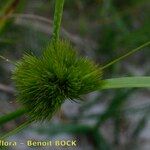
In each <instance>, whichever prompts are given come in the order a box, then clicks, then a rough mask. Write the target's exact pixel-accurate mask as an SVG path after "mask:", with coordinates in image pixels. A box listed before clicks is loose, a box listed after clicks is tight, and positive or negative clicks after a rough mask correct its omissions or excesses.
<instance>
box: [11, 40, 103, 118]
mask: <svg viewBox="0 0 150 150" xmlns="http://www.w3.org/2000/svg"><path fill="white" fill-rule="evenodd" d="M101 75H102V71H101V70H100V69H99V67H98V66H96V65H95V64H94V63H93V62H91V61H90V60H88V59H86V58H82V57H79V56H77V54H76V52H75V50H74V49H73V48H72V46H71V45H70V44H69V43H68V42H64V41H59V42H57V43H55V44H54V43H52V42H51V43H50V44H49V46H48V47H47V48H46V49H45V50H44V53H43V55H42V56H41V57H36V56H32V55H25V56H24V57H23V58H22V60H21V61H20V62H19V63H17V64H16V69H15V70H14V72H13V79H14V81H15V83H16V88H17V91H18V97H17V99H18V101H19V102H21V103H22V104H23V105H24V106H25V107H26V108H27V109H28V110H29V114H30V116H31V117H32V118H33V119H34V120H44V119H50V118H51V117H52V115H53V114H54V112H56V111H57V110H58V109H59V108H60V106H61V104H62V103H63V102H64V101H65V99H78V98H80V95H83V94H86V93H88V92H91V91H94V90H96V89H98V87H99V86H100V84H101Z"/></svg>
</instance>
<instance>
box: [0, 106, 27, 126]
mask: <svg viewBox="0 0 150 150" xmlns="http://www.w3.org/2000/svg"><path fill="white" fill-rule="evenodd" d="M26 112H27V110H26V109H23V108H21V109H18V110H16V111H15V112H12V113H9V114H7V115H4V116H2V117H0V125H2V124H4V123H6V122H9V121H11V120H13V119H15V118H17V117H20V116H22V115H23V114H25V113H26Z"/></svg>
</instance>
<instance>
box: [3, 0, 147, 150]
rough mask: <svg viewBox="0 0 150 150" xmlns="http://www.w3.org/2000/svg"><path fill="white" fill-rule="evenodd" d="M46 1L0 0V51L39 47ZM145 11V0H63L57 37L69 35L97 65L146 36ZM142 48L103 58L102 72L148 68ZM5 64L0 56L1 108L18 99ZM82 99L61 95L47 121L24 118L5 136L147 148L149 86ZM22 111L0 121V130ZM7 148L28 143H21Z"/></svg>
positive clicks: (81, 148)
mask: <svg viewBox="0 0 150 150" xmlns="http://www.w3.org/2000/svg"><path fill="white" fill-rule="evenodd" d="M54 2H55V1H54V0H28V1H26V0H0V55H3V56H5V57H6V58H9V59H10V60H11V61H14V62H15V61H17V60H19V59H20V58H21V57H22V55H23V54H24V53H33V54H35V55H40V54H41V52H42V49H43V48H44V47H45V46H46V44H47V43H48V42H49V40H50V39H51V33H52V20H53V15H54ZM149 14H150V2H149V0H66V1H65V7H64V14H63V20H62V31H61V37H62V38H64V39H68V40H70V41H71V43H72V44H73V45H74V46H75V47H76V48H77V50H78V52H79V53H80V54H81V55H83V56H86V57H89V58H90V59H93V60H94V61H95V62H96V63H98V64H100V65H104V64H107V63H108V62H110V61H111V60H113V59H115V58H116V57H118V56H120V55H123V54H125V53H126V52H128V51H129V50H131V49H133V48H136V47H138V46H140V45H141V44H143V43H145V42H147V41H149V39H150V15H149ZM149 51H150V50H149V49H148V48H145V49H143V51H141V52H139V53H137V54H135V55H133V56H130V57H129V58H127V59H125V60H124V61H122V62H119V63H117V64H115V65H113V66H111V67H110V68H108V69H107V70H105V73H104V75H103V78H112V77H121V76H134V75H136V76H140V75H150V67H149V66H150V60H149V58H150V52H149ZM13 68H14V65H13V64H12V63H9V62H5V61H4V60H0V115H1V116H2V115H4V114H7V113H8V112H12V111H14V110H16V109H17V108H19V107H20V106H19V104H18V103H16V101H15V93H14V84H13V83H12V80H11V71H12V69H13ZM82 99H83V101H81V102H71V101H66V102H65V103H64V105H63V106H62V108H61V110H60V111H59V112H58V113H57V114H56V115H55V116H54V117H53V119H52V120H51V121H50V122H44V123H42V124H41V123H36V124H32V125H31V126H30V127H28V128H27V129H24V130H23V131H22V132H20V133H18V134H16V135H14V136H12V137H10V140H17V141H26V140H27V139H34V140H46V139H53V140H55V139H76V140H77V143H78V144H77V147H75V148H68V149H71V150H73V149H77V150H127V149H128V150H134V149H135V150H149V149H150V120H149V113H150V91H149V89H121V90H106V91H101V92H93V93H90V94H88V95H85V96H83V98H82ZM26 119H27V117H26V116H23V117H21V118H19V119H16V120H14V121H11V122H9V123H7V124H5V125H0V133H6V132H8V131H9V130H11V129H13V128H15V127H16V126H18V125H19V124H21V123H23V122H24V121H25V120H26ZM8 149H10V150H20V149H22V150H28V149H29V150H30V148H28V147H26V146H22V145H20V146H17V147H10V148H8ZM35 149H36V148H35ZM38 149H39V150H40V149H41V150H42V149H43V148H38ZM44 149H46V148H44ZM47 149H49V148H47ZM61 149H63V148H61ZM65 149H67V148H65Z"/></svg>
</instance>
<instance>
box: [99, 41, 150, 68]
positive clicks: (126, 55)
mask: <svg viewBox="0 0 150 150" xmlns="http://www.w3.org/2000/svg"><path fill="white" fill-rule="evenodd" d="M149 44H150V41H148V42H146V43H144V44H143V45H141V46H139V47H137V48H135V49H133V50H131V51H129V52H128V53H127V54H125V55H123V56H121V57H119V58H117V59H115V60H113V61H111V62H110V63H108V64H106V65H104V66H103V67H102V68H101V69H102V70H103V69H105V68H108V67H109V66H111V65H113V64H115V63H116V62H118V61H120V60H122V59H124V58H126V57H128V56H130V55H132V54H133V53H135V52H137V51H139V50H141V49H142V48H144V47H146V46H148V45H149Z"/></svg>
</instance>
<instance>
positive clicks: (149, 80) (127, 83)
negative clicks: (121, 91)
mask: <svg viewBox="0 0 150 150" xmlns="http://www.w3.org/2000/svg"><path fill="white" fill-rule="evenodd" d="M104 83H105V84H104V85H103V86H102V87H101V89H114V88H150V77H148V76H147V77H146V76H141V77H122V78H112V79H106V80H104Z"/></svg>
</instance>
